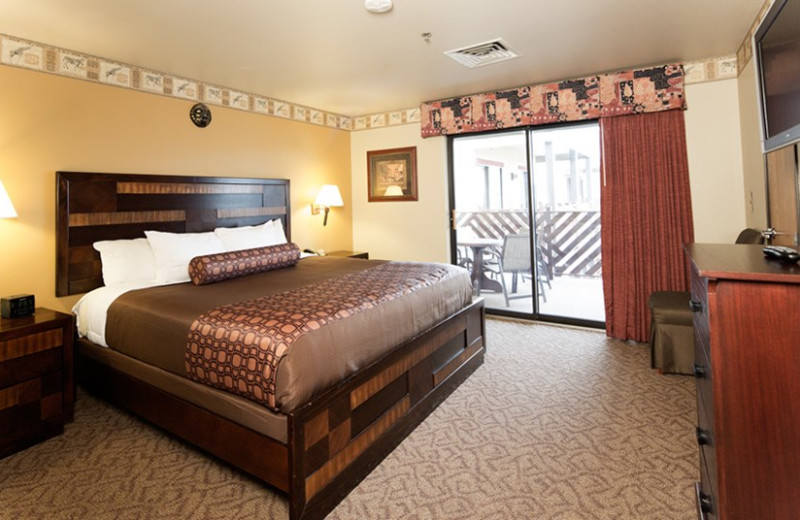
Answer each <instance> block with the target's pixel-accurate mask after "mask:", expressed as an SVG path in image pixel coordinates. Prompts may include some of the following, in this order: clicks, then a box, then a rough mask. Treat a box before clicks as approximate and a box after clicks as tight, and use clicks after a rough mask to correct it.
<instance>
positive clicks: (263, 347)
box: [186, 262, 448, 409]
mask: <svg viewBox="0 0 800 520" xmlns="http://www.w3.org/2000/svg"><path fill="white" fill-rule="evenodd" d="M447 274H448V270H447V269H445V268H444V267H442V266H437V265H436V264H421V263H407V262H388V263H385V264H381V265H379V266H376V267H373V268H370V269H366V270H364V271H358V272H355V273H350V274H347V275H344V276H341V277H337V278H331V279H329V280H325V281H323V282H319V283H315V284H311V285H307V286H304V287H300V288H297V289H293V290H291V291H286V292H283V293H280V294H275V295H272V296H269V297H265V298H256V299H253V300H250V301H246V302H241V303H235V304H231V305H225V306H222V307H218V308H216V309H214V310H211V311H209V312H206V313H204V314H202V315H201V316H199V317H198V318H196V319H195V320H194V322H193V323H192V326H191V329H190V330H189V337H188V341H187V345H186V372H187V374H188V376H189V378H191V379H193V380H195V381H198V382H201V383H204V384H206V385H208V386H212V387H214V388H221V389H223V390H226V391H229V392H231V393H235V394H238V395H242V396H244V397H247V398H248V399H251V400H253V401H255V402H258V403H261V404H264V405H266V406H269V407H270V408H273V409H276V402H275V376H276V368H277V367H278V363H279V362H280V360H281V358H282V357H283V356H284V355H286V353H287V351H288V350H289V348H291V346H292V344H293V343H295V342H296V341H297V340H298V339H299V338H300V337H302V336H303V335H304V334H306V333H308V332H312V331H314V330H317V329H319V328H320V327H323V326H324V325H326V324H328V323H331V322H334V321H338V320H341V319H344V318H347V317H348V316H352V315H354V314H357V313H359V312H361V311H364V310H367V309H370V308H372V307H375V306H376V305H379V304H380V303H382V302H387V301H390V300H394V299H396V298H399V297H401V296H403V295H404V294H408V293H411V292H413V291H415V290H417V289H420V288H422V287H426V286H429V285H432V284H434V283H436V282H437V281H438V280H441V279H443V278H445V277H446V276H447Z"/></svg>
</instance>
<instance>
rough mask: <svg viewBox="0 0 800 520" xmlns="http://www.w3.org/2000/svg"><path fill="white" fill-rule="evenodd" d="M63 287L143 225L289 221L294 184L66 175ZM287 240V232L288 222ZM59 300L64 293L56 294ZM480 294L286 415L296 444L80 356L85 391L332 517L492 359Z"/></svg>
mask: <svg viewBox="0 0 800 520" xmlns="http://www.w3.org/2000/svg"><path fill="white" fill-rule="evenodd" d="M57 185H58V197H57V199H58V201H59V204H58V214H57V226H56V228H57V242H56V248H57V257H58V259H59V261H58V266H57V284H58V287H59V290H60V291H65V292H68V293H70V294H73V293H77V292H82V291H87V290H89V289H91V288H93V287H95V286H97V285H99V283H101V279H102V276H101V273H102V271H101V266H100V259H99V257H98V256H97V255H95V254H93V252H92V248H91V244H92V243H93V242H94V241H96V240H108V239H115V238H134V237H141V236H143V232H144V230H145V229H158V230H163V231H177V232H180V231H195V232H197V231H209V230H212V229H214V228H215V227H217V226H220V225H253V224H259V223H261V222H264V221H266V220H268V219H270V218H281V219H283V220H284V222H285V223H286V224H288V216H289V214H290V208H289V198H288V189H289V184H288V181H286V180H271V179H228V178H224V177H214V178H210V177H176V176H163V175H159V176H147V175H127V174H120V175H115V174H88V173H83V174H82V173H74V172H72V173H59V174H58V182H57ZM285 228H286V231H287V237H288V234H289V227H288V225H287V226H285ZM59 294H61V293H59ZM484 327H485V326H484V305H483V300H481V299H478V300H476V301H475V302H473V303H472V304H471V305H469V306H468V307H466V308H464V309H462V310H461V311H458V312H456V313H454V314H453V315H451V316H449V317H447V318H445V319H443V320H442V321H440V322H439V323H438V324H435V325H434V326H433V327H431V328H430V329H429V330H427V331H425V332H423V333H422V334H420V335H418V336H416V337H414V338H411V339H410V340H408V341H406V342H404V343H402V344H400V345H397V346H395V347H394V348H393V349H392V350H390V351H389V352H388V353H387V354H386V355H385V356H383V357H382V358H380V359H378V360H376V361H375V362H374V363H373V364H372V365H370V366H368V367H365V368H363V369H361V370H359V371H358V372H356V373H354V374H352V375H351V376H349V377H348V378H346V379H345V380H344V381H341V382H339V383H338V384H337V385H335V386H334V387H332V388H329V389H328V390H327V391H325V392H324V393H323V394H322V395H319V396H316V397H315V398H314V399H312V400H311V401H309V402H308V403H306V404H304V405H301V406H300V407H298V408H297V409H295V410H294V411H293V412H292V413H290V414H287V430H288V431H287V438H288V442H282V441H279V440H276V439H273V438H271V437H269V436H267V435H264V434H262V433H259V432H256V431H254V430H252V429H250V428H248V427H246V426H244V425H242V424H238V423H236V422H235V421H232V420H230V419H226V418H223V417H221V416H219V415H216V414H214V413H213V412H211V411H209V410H207V409H204V408H202V407H200V406H198V405H195V404H192V403H189V402H187V401H185V400H183V399H181V398H179V397H177V396H175V395H172V394H170V393H168V392H166V391H164V390H163V389H161V388H157V387H155V386H152V385H150V384H148V383H146V382H144V381H143V380H141V379H138V378H136V377H135V376H132V375H131V374H128V373H123V372H122V371H120V370H118V369H115V368H114V367H111V366H109V365H106V364H103V363H99V362H97V361H95V360H93V359H91V358H90V357H88V356H81V355H80V352H81V350H82V349H81V347H84V346H91V345H90V344H89V343H88V341H87V340H85V339H79V340H78V349H77V376H78V380H79V382H80V383H81V384H82V385H84V386H85V387H86V388H87V389H89V390H90V391H92V392H93V393H96V394H97V395H100V396H102V397H104V398H106V399H107V400H109V401H111V402H113V403H116V404H117V405H119V406H122V407H124V408H126V409H128V410H130V411H132V412H134V413H136V414H138V415H140V416H142V417H144V418H145V419H147V420H149V421H151V422H152V423H154V424H156V425H158V426H160V427H162V428H164V429H165V430H167V431H169V432H172V433H173V434H175V435H177V436H179V437H181V438H183V439H185V440H187V441H188V442H191V443H193V444H195V445H196V446H199V447H200V448H202V449H203V450H205V451H207V452H209V453H211V454H213V455H215V456H217V457H219V458H220V459H222V460H225V461H227V462H229V463H231V464H233V465H234V466H236V467H238V468H240V469H241V470H243V471H246V472H248V473H250V474H252V475H254V476H256V477H257V478H259V479H262V480H263V481H264V482H266V483H269V484H271V485H272V486H274V487H275V488H277V489H278V490H280V491H282V492H284V493H286V494H288V497H289V511H290V518H291V520H300V519H304V520H305V519H315V518H323V517H324V516H325V515H326V514H327V513H328V512H330V511H331V510H332V509H333V508H334V507H335V506H336V504H338V503H339V502H340V501H341V500H342V498H344V497H345V496H346V495H347V493H349V492H350V490H351V489H353V488H354V487H355V486H356V485H357V484H358V483H359V482H360V481H361V480H362V479H363V478H364V477H366V476H367V475H368V474H369V472H370V471H372V469H373V468H374V467H375V466H377V465H378V464H379V463H380V461H381V460H383V458H384V457H385V456H386V455H388V454H389V453H390V452H391V451H392V450H393V449H394V447H395V446H397V445H398V444H399V443H400V442H401V441H402V440H403V439H404V438H405V437H406V436H407V435H408V434H409V433H410V432H411V431H412V430H413V429H414V428H415V427H416V426H417V425H418V424H419V423H420V422H422V421H423V420H424V418H425V417H426V416H427V415H428V414H429V413H430V412H431V411H433V410H434V409H435V408H436V407H437V406H438V405H439V403H441V402H442V401H443V400H444V399H445V398H446V397H447V396H448V395H449V394H450V393H451V392H452V391H453V390H454V389H455V388H457V387H458V386H459V385H460V384H461V383H462V382H463V381H464V380H465V379H466V378H467V377H468V376H469V375H470V374H471V373H472V372H473V371H474V370H475V369H477V368H478V367H479V366H480V365H481V364H482V363H483V359H484V352H485V347H484V337H485V330H484Z"/></svg>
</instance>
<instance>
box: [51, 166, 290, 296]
mask: <svg viewBox="0 0 800 520" xmlns="http://www.w3.org/2000/svg"><path fill="white" fill-rule="evenodd" d="M56 189H57V201H58V208H57V210H56V295H57V296H68V295H71V294H80V293H84V292H87V291H90V290H92V289H94V288H96V287H100V286H102V285H103V275H102V270H101V265H100V254H99V253H98V252H97V251H95V250H94V248H92V243H94V242H96V241H98V240H114V239H120V238H140V237H141V238H143V237H144V231H145V230H157V231H169V232H173V233H197V232H203V231H211V230H213V229H214V228H217V227H223V226H224V227H234V226H250V225H256V224H261V223H263V222H266V221H268V220H271V219H275V218H280V219H281V221H282V222H283V227H284V229H285V230H286V237H287V238H288V239H290V240H291V235H290V232H291V227H290V225H289V215H290V207H289V181H288V180H287V179H255V178H252V179H251V178H235V177H184V176H175V175H135V174H115V173H80V172H57V188H56Z"/></svg>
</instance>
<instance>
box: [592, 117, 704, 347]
mask: <svg viewBox="0 0 800 520" xmlns="http://www.w3.org/2000/svg"><path fill="white" fill-rule="evenodd" d="M600 131H601V139H602V147H601V154H602V161H601V175H602V183H601V196H600V213H601V225H602V231H601V240H602V248H601V251H602V257H603V292H604V294H605V309H606V334H607V335H608V336H610V337H612V338H618V339H623V340H629V339H630V340H634V341H640V342H646V341H647V339H648V337H649V326H650V316H649V312H650V311H649V309H648V307H647V298H648V296H649V295H650V293H651V292H652V291H688V290H689V289H688V287H689V277H688V273H687V267H686V260H685V257H684V253H683V245H684V244H686V243H689V242H693V241H694V224H693V220H692V201H691V194H690V189H689V166H688V160H687V156H686V132H685V127H684V118H683V111H680V110H673V111H669V112H658V113H652V114H644V115H637V116H628V117H614V118H607V119H601V120H600Z"/></svg>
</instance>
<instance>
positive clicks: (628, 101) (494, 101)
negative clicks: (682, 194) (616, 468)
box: [420, 64, 686, 137]
mask: <svg viewBox="0 0 800 520" xmlns="http://www.w3.org/2000/svg"><path fill="white" fill-rule="evenodd" d="M683 88H684V87H683V65H681V64H672V65H664V66H661V67H653V68H649V69H642V70H632V71H627V72H617V73H613V74H601V75H597V76H590V77H586V78H583V79H575V80H567V81H559V82H556V83H547V84H542V85H531V86H525V87H519V88H515V89H510V90H502V91H499V92H485V93H482V94H473V95H469V96H463V97H458V98H452V99H446V100H441V101H431V102H427V103H423V104H422V106H421V107H420V109H421V110H420V112H421V128H422V137H433V136H437V135H453V134H466V133H470V132H484V131H488V130H497V129H501V128H514V127H519V126H530V125H543V124H547V123H558V122H562V121H583V120H589V119H599V118H601V117H612V116H621V115H626V114H639V113H646V112H661V111H664V110H674V109H685V108H686V106H685V99H684V93H683Z"/></svg>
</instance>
